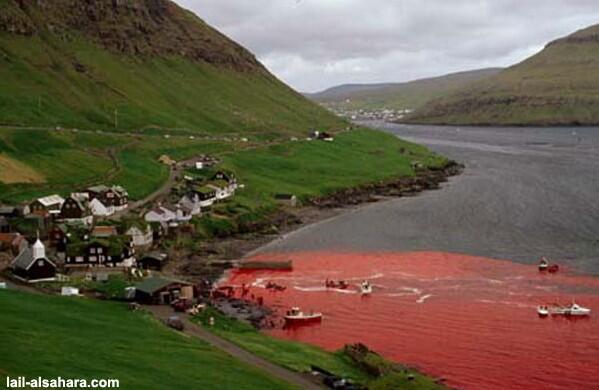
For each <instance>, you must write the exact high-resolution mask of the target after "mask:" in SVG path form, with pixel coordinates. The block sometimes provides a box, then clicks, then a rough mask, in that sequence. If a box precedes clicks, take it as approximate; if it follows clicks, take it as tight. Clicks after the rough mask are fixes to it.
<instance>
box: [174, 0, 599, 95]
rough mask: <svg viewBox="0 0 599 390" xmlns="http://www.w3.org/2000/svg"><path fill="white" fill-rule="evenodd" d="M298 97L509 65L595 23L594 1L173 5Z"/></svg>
mask: <svg viewBox="0 0 599 390" xmlns="http://www.w3.org/2000/svg"><path fill="white" fill-rule="evenodd" d="M175 1H176V2H177V3H178V4H179V5H181V6H183V7H185V8H187V9H190V10H192V11H194V12H195V13H196V14H198V15H199V16H200V17H201V18H202V19H203V20H204V21H206V22H207V23H209V24H211V25H212V26H213V27H215V28H217V29H218V30H220V31H221V32H223V33H224V34H226V35H227V36H229V37H230V38H232V39H234V40H235V41H237V42H238V43H240V44H242V45H243V46H245V47H246V48H248V49H249V50H250V51H252V52H253V53H254V54H255V55H256V56H257V57H258V59H259V60H260V61H261V62H262V63H263V64H264V65H266V67H267V68H268V69H269V70H270V71H271V72H273V73H274V74H275V75H276V76H277V77H279V78H280V79H282V80H283V81H285V82H286V83H288V84H289V85H291V86H292V87H294V88H295V89H297V90H299V91H302V92H315V91H319V90H323V89H325V88H328V87H331V86H335V85H339V84H347V83H373V82H402V81H409V80H414V79H417V78H423V77H431V76H439V75H443V74H447V73H451V72H456V71H463V70H470V69H479V68H485V67H495V66H509V65H512V64H514V63H517V62H519V61H522V60H524V59H525V58H527V57H529V56H530V55H532V54H534V53H536V52H538V51H539V50H541V49H542V48H543V46H544V45H545V44H546V43H547V42H549V41H551V40H553V39H556V38H559V37H562V36H564V35H567V34H570V33H572V32H574V31H576V30H578V29H581V28H584V27H587V26H590V25H592V24H596V23H599V1H597V0H478V1H476V0H175Z"/></svg>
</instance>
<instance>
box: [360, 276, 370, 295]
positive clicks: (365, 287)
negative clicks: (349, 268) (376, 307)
mask: <svg viewBox="0 0 599 390" xmlns="http://www.w3.org/2000/svg"><path fill="white" fill-rule="evenodd" d="M371 293H372V285H371V284H370V282H368V281H367V280H365V281H363V282H362V284H360V294H362V295H370V294H371Z"/></svg>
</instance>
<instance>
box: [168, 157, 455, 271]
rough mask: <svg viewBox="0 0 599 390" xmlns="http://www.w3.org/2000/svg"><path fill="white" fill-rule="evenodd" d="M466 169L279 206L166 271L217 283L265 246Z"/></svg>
mask: <svg viewBox="0 0 599 390" xmlns="http://www.w3.org/2000/svg"><path fill="white" fill-rule="evenodd" d="M463 170H464V165H462V164H460V163H457V162H455V161H453V160H447V161H446V162H445V163H444V164H443V165H442V166H440V167H434V168H423V169H419V170H417V172H416V175H414V176H408V177H399V178H392V179H388V180H382V181H378V182H373V183H367V184H363V185H359V186H356V187H350V188H346V189H342V190H338V191H335V192H333V193H331V194H329V195H326V196H321V197H315V198H312V199H310V200H309V201H307V202H306V205H304V206H300V207H297V208H289V207H285V208H281V209H279V210H277V211H276V212H274V213H273V214H272V215H270V216H269V217H268V218H267V219H266V221H264V223H261V224H260V228H259V229H257V230H256V231H254V232H251V233H242V234H238V233H236V234H233V235H231V236H228V237H222V238H214V239H211V240H209V241H207V242H206V244H205V246H204V247H203V248H202V250H201V251H200V253H197V254H194V255H192V254H189V255H188V256H187V257H186V258H185V259H182V260H175V261H173V262H172V264H171V265H170V266H169V268H171V269H170V271H173V273H175V274H178V275H180V276H187V277H203V278H205V279H207V280H209V281H211V282H213V283H214V282H217V281H219V280H221V279H222V278H223V277H224V276H225V273H226V271H227V270H228V269H231V268H234V267H235V266H236V265H237V264H238V263H239V262H241V261H243V260H244V259H247V258H249V257H251V256H253V255H255V254H256V253H258V252H259V251H260V250H261V249H262V248H264V247H265V246H267V245H268V244H270V243H272V242H275V241H277V240H282V239H284V238H285V237H287V236H288V235H289V234H293V233H295V232H297V231H300V230H302V229H306V228H309V227H311V226H315V225H317V224H319V223H323V222H325V221H328V220H331V219H334V218H336V217H338V216H340V215H342V214H345V213H348V212H352V211H354V210H357V209H360V208H362V207H365V206H367V205H368V204H373V203H378V202H382V201H387V200H391V199H396V198H400V197H406V196H417V195H419V194H421V193H423V192H425V191H430V190H437V189H440V188H441V184H443V183H446V182H447V181H448V179H449V178H450V177H454V176H458V175H460V174H461V173H462V172H463Z"/></svg>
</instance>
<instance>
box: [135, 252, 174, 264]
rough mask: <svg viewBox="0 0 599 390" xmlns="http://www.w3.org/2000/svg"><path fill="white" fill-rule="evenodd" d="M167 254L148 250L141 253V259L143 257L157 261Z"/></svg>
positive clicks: (162, 259) (164, 257)
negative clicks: (143, 253)
mask: <svg viewBox="0 0 599 390" xmlns="http://www.w3.org/2000/svg"><path fill="white" fill-rule="evenodd" d="M167 257H168V256H167V255H166V254H162V253H160V252H149V253H146V254H145V255H143V256H142V257H141V260H143V259H152V260H157V261H161V262H162V261H165V260H166V259H167Z"/></svg>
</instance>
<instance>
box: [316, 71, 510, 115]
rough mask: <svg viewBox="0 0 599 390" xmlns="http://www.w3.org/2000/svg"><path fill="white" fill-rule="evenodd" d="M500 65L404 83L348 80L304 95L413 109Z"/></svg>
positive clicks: (339, 103) (351, 104) (346, 104)
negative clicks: (368, 82)
mask: <svg viewBox="0 0 599 390" xmlns="http://www.w3.org/2000/svg"><path fill="white" fill-rule="evenodd" d="M500 70H501V69H500V68H488V69H478V70H472V71H466V72H459V73H452V74H448V75H445V76H440V77H432V78H426V79H420V80H414V81H410V82H406V83H386V84H348V85H341V86H338V87H333V88H329V89H327V90H325V91H322V92H319V93H315V94H309V95H307V96H308V97H310V98H311V99H313V100H315V101H317V102H321V103H324V104H326V105H334V106H336V107H339V108H344V109H350V110H355V109H382V108H389V109H394V110H404V109H417V108H419V107H421V106H423V105H424V104H425V103H427V102H428V101H430V100H432V99H434V98H438V97H440V96H444V95H447V94H449V93H451V92H454V91H456V90H458V89H459V88H461V87H463V86H464V85H467V84H469V83H471V82H473V81H477V80H480V79H483V78H485V77H489V76H491V75H494V74H496V73H498V72H499V71H500Z"/></svg>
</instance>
